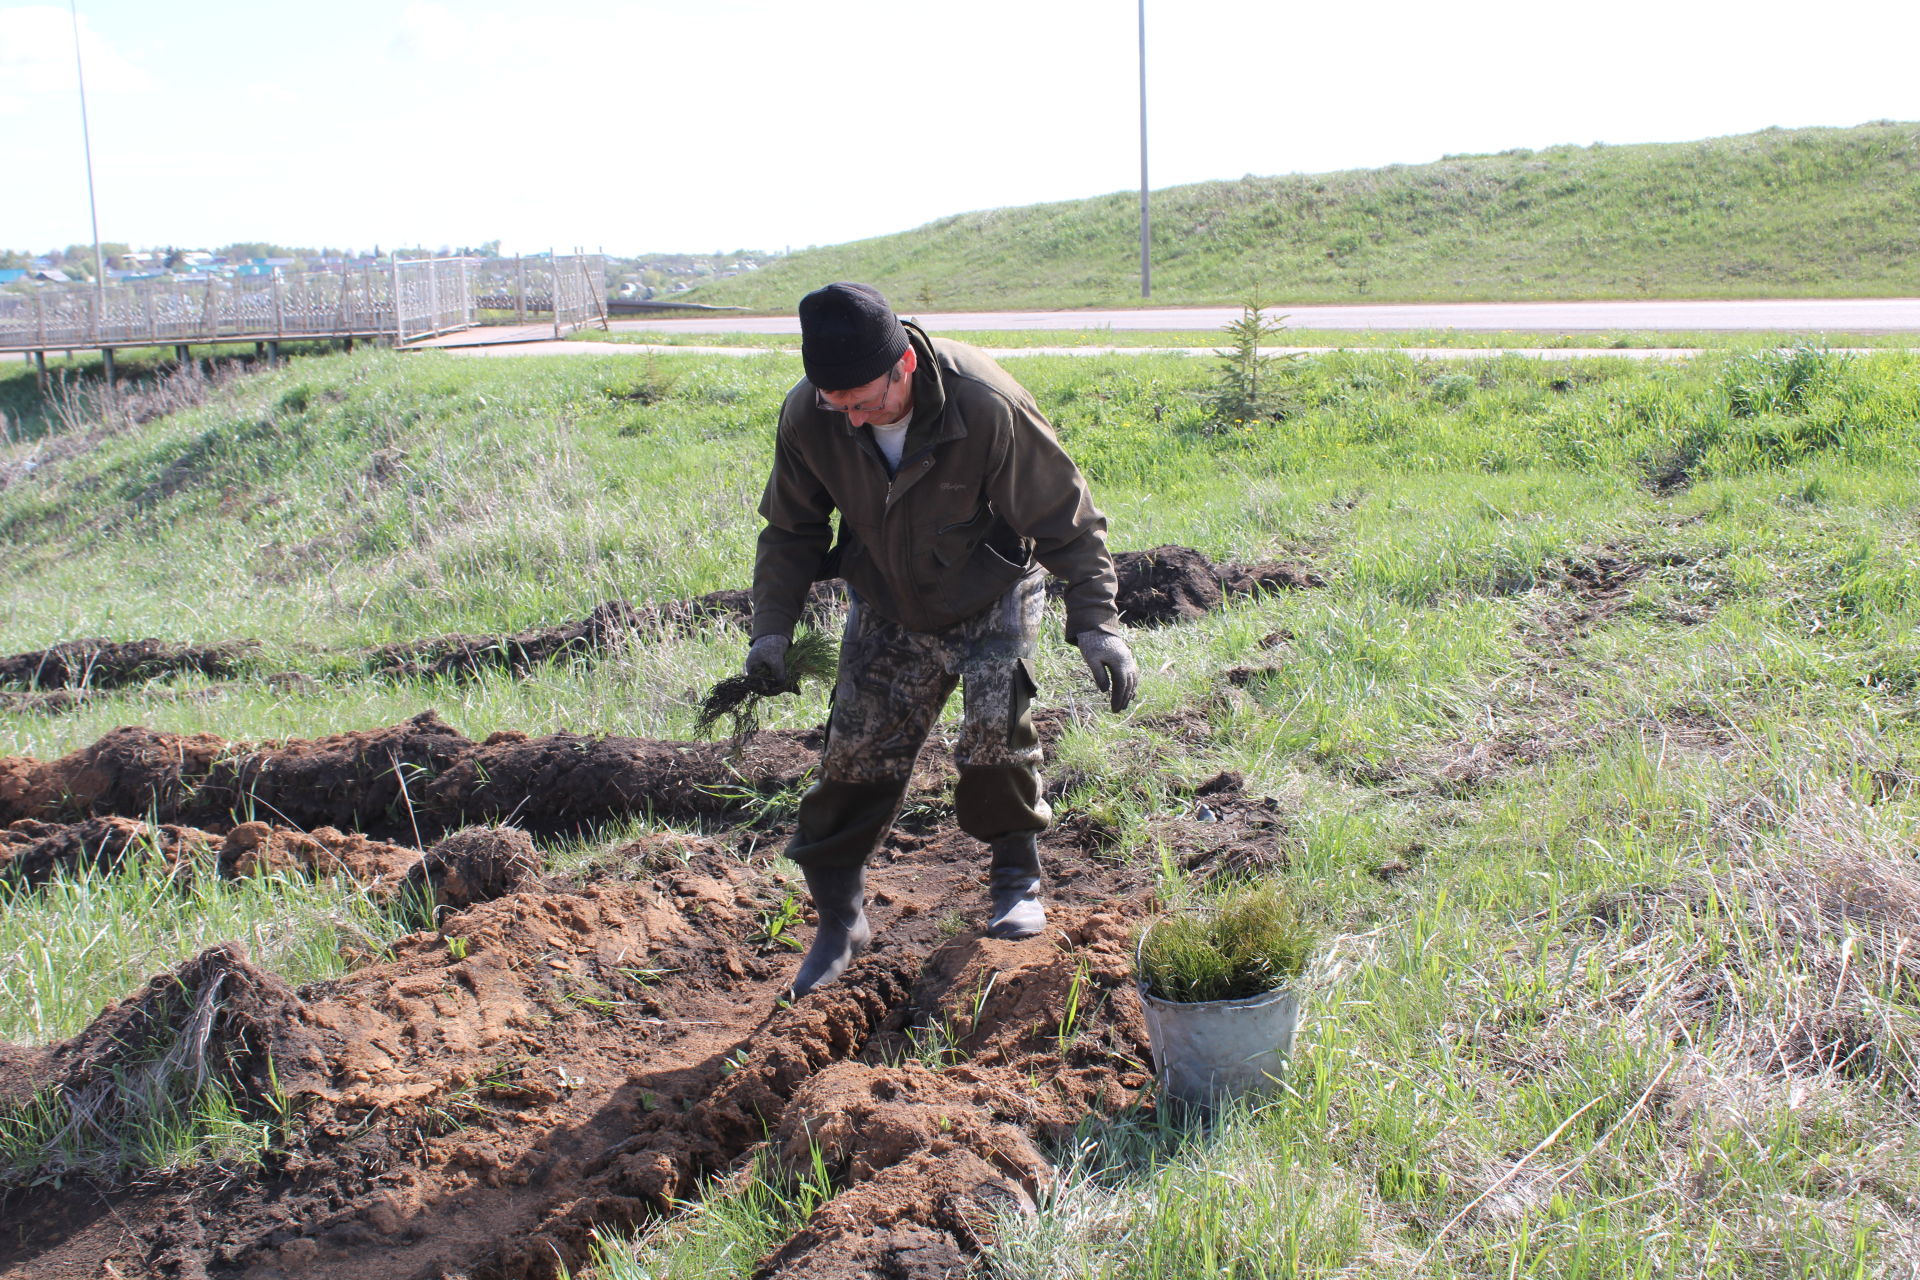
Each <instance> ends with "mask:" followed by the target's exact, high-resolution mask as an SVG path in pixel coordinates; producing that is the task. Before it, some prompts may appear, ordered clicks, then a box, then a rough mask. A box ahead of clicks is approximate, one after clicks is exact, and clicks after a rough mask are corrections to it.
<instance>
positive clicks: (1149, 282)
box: [1140, 0, 1153, 298]
mask: <svg viewBox="0 0 1920 1280" xmlns="http://www.w3.org/2000/svg"><path fill="white" fill-rule="evenodd" d="M1147 226H1148V223H1147V0H1140V296H1141V297H1143V298H1151V297H1152V296H1153V254H1152V251H1151V250H1150V249H1149V248H1148V247H1147Z"/></svg>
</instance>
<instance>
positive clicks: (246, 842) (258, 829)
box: [218, 822, 421, 890]
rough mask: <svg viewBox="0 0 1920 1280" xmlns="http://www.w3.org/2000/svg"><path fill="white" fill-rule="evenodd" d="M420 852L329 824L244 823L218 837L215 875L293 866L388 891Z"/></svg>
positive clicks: (410, 867)
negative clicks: (296, 827)
mask: <svg viewBox="0 0 1920 1280" xmlns="http://www.w3.org/2000/svg"><path fill="white" fill-rule="evenodd" d="M420 857H421V854H420V851H419V850H418V849H409V848H407V847H406V846H404V845H397V844H387V843H385V842H384V841H380V840H370V839H368V838H367V837H366V836H363V835H361V834H360V833H359V832H357V831H356V832H343V831H340V830H338V829H337V828H334V827H316V828H314V829H313V830H312V831H290V830H288V829H286V828H284V827H275V826H271V825H269V824H267V823H265V822H243V823H241V824H240V825H239V826H237V827H235V828H234V829H233V830H231V831H229V832H227V835H226V838H225V839H224V840H223V841H221V846H220V859H219V863H218V865H219V869H220V874H221V875H223V876H226V877H229V878H238V877H240V876H249V875H259V874H262V873H266V872H273V871H283V870H293V869H298V870H301V871H308V872H312V873H314V874H316V875H333V874H339V873H344V874H346V875H349V876H352V877H353V878H354V879H355V880H357V881H359V882H360V883H361V884H363V885H366V886H368V887H369V888H371V889H374V890H380V889H390V888H392V887H393V886H394V885H396V884H398V883H399V882H400V881H401V879H402V878H403V877H405V876H406V874H407V872H408V871H410V870H411V869H412V868H413V867H415V866H416V865H418V863H419V862H420Z"/></svg>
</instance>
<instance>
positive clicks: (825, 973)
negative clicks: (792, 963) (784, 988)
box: [788, 867, 873, 1000]
mask: <svg viewBox="0 0 1920 1280" xmlns="http://www.w3.org/2000/svg"><path fill="white" fill-rule="evenodd" d="M806 876H807V892H808V893H809V894H810V895H812V897H813V909H814V911H815V912H817V913H818V914H819V916H820V926H819V927H818V928H817V929H815V930H814V931H813V945H812V946H811V947H809V948H808V949H807V955H806V959H804V960H802V961H801V962H800V972H799V973H797V974H795V975H794V977H793V987H792V989H791V990H790V991H789V992H788V998H789V999H792V1000H798V999H799V998H800V997H801V996H803V995H805V994H807V992H809V991H811V990H813V989H814V988H815V987H818V986H823V985H825V984H826V983H829V982H832V981H833V980H834V979H835V978H837V977H839V976H840V975H841V974H842V973H844V972H846V968H847V966H848V965H849V964H851V963H852V962H853V958H854V957H855V956H857V955H859V954H860V953H861V952H862V951H865V950H866V949H867V944H868V943H869V942H871V941H872V940H873V930H872V929H871V928H869V927H868V925H867V869H866V868H865V867H808V868H807V869H806Z"/></svg>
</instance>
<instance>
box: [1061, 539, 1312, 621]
mask: <svg viewBox="0 0 1920 1280" xmlns="http://www.w3.org/2000/svg"><path fill="white" fill-rule="evenodd" d="M1113 568H1114V574H1115V576H1116V577H1117V578H1118V591H1117V593H1116V596H1115V601H1114V603H1115V604H1116V606H1117V607H1118V608H1119V610H1120V620H1121V621H1122V622H1125V623H1127V624H1129V625H1131V626H1136V627H1152V626H1162V625H1164V624H1167V623H1171V622H1190V621H1192V620H1193V619H1195V618H1199V617H1204V616H1205V615H1206V614H1209V613H1212V612H1213V611H1214V610H1215V609H1218V608H1219V607H1220V606H1221V605H1222V604H1223V603H1225V601H1226V598H1227V597H1228V596H1252V595H1268V594H1271V593H1273V592H1277V591H1296V590H1301V589H1304V588H1308V587H1324V586H1326V585H1327V583H1326V579H1325V578H1322V577H1321V576H1320V575H1319V574H1317V573H1314V572H1313V571H1312V570H1310V569H1307V568H1304V567H1303V566H1300V565H1296V564H1287V563H1285V562H1283V561H1277V560H1270V561H1263V562H1261V563H1258V564H1218V565H1217V564H1215V563H1214V562H1213V561H1212V560H1210V559H1208V558H1207V556H1206V555H1205V554H1203V553H1202V552H1199V551H1196V550H1194V549H1193V548H1192V547H1180V546H1164V547H1155V548H1153V549H1152V550H1151V551H1118V552H1115V553H1114V556H1113ZM1047 589H1048V591H1049V592H1050V593H1051V594H1053V595H1060V594H1061V593H1062V592H1064V591H1065V590H1066V585H1065V584H1064V583H1062V582H1060V581H1059V580H1058V579H1052V580H1050V581H1049V582H1048V584H1047Z"/></svg>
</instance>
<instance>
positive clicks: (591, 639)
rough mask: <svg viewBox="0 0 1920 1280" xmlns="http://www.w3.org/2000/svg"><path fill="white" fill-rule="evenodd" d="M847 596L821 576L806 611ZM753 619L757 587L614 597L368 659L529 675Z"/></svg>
mask: <svg viewBox="0 0 1920 1280" xmlns="http://www.w3.org/2000/svg"><path fill="white" fill-rule="evenodd" d="M845 599H846V593H845V590H844V588H842V587H841V585H840V583H839V582H837V581H835V582H831V583H828V582H816V583H814V584H813V588H812V590H811V591H810V592H809V593H808V596H807V605H806V611H805V614H804V615H803V616H804V617H805V619H806V621H808V622H811V623H814V624H818V623H819V622H820V621H821V620H822V619H823V618H824V617H825V616H826V615H827V614H828V613H829V612H830V611H831V610H832V609H833V608H835V607H836V606H838V605H840V604H843V603H844V602H845ZM752 617H753V596H752V593H751V592H748V591H742V590H732V591H712V592H708V593H707V594H706V595H703V596H694V597H692V598H691V599H686V600H668V601H664V602H661V603H650V604H642V605H635V604H632V603H630V602H629V601H626V600H608V601H605V602H604V603H602V604H599V605H597V606H595V607H594V609H593V612H591V613H589V614H588V615H587V616H586V617H584V618H580V619H577V620H575V621H572V622H563V623H560V624H559V625H557V626H551V627H535V628H533V629H531V630H528V631H519V632H515V633H513V634H511V635H495V636H468V635H447V636H438V637H435V638H434V639H431V640H420V641H414V642H411V643H406V644H391V645H383V646H381V647H380V648H378V649H375V650H374V651H373V652H372V653H371V654H370V655H369V659H368V660H369V662H370V663H371V665H372V666H373V669H374V670H375V671H376V672H379V673H380V674H383V675H389V676H395V677H399V678H417V677H421V676H472V675H478V674H479V673H481V672H484V671H497V670H506V671H511V672H513V673H514V674H515V675H525V674H526V673H527V672H529V671H531V670H532V669H533V668H534V667H537V666H539V665H540V664H541V663H543V662H551V661H553V660H554V659H556V658H562V657H585V658H593V657H598V656H599V655H601V654H605V653H610V652H613V651H615V650H618V649H622V648H626V647H627V646H629V645H631V644H633V643H634V640H635V637H636V636H638V635H640V634H643V633H646V632H649V631H660V630H673V631H685V630H689V629H691V628H693V627H696V626H699V625H701V624H702V623H707V622H722V623H727V624H730V625H733V626H736V627H745V626H746V625H747V623H748V622H749V621H750V620H751V619H752Z"/></svg>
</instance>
